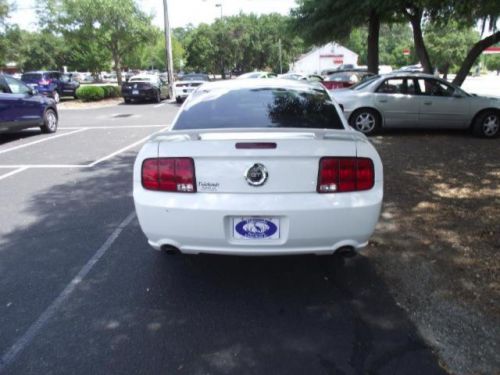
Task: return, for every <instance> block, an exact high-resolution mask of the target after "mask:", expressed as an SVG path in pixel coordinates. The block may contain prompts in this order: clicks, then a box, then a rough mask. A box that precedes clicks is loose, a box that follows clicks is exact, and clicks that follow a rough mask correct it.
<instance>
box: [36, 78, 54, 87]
mask: <svg viewBox="0 0 500 375" xmlns="http://www.w3.org/2000/svg"><path fill="white" fill-rule="evenodd" d="M51 82H52V81H51V80H50V79H42V80H41V81H38V84H39V85H42V86H48V85H50V83H51Z"/></svg>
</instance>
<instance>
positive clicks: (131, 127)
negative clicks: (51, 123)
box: [59, 124, 168, 130]
mask: <svg viewBox="0 0 500 375" xmlns="http://www.w3.org/2000/svg"><path fill="white" fill-rule="evenodd" d="M166 125H168V124H163V125H114V126H108V125H104V126H89V127H86V128H85V129H89V130H92V129H141V128H162V127H165V126H166ZM59 129H61V130H63V129H64V130H67V129H82V128H76V127H75V128H72V127H66V128H59Z"/></svg>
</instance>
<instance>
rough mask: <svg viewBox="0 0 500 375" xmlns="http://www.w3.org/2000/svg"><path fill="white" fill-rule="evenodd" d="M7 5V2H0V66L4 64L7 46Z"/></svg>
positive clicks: (1, 0) (4, 0)
mask: <svg viewBox="0 0 500 375" xmlns="http://www.w3.org/2000/svg"><path fill="white" fill-rule="evenodd" d="M9 10H10V8H9V3H8V1H7V0H0V66H1V65H3V64H5V62H6V59H7V58H6V54H7V53H8V50H9V46H8V42H7V40H6V33H7V32H6V31H7V30H6V28H7V26H6V19H7V17H8V15H9Z"/></svg>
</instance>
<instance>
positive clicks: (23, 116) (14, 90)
mask: <svg viewBox="0 0 500 375" xmlns="http://www.w3.org/2000/svg"><path fill="white" fill-rule="evenodd" d="M57 123H58V113H57V106H56V102H55V100H54V99H51V98H47V97H45V96H42V95H39V94H38V93H37V92H36V89H33V88H31V87H28V86H27V85H26V84H25V83H23V82H22V81H20V80H18V79H15V78H13V77H10V76H8V75H4V74H0V133H5V132H13V131H18V130H22V129H26V128H33V127H40V129H41V130H42V132H44V133H54V132H55V131H56V130H57Z"/></svg>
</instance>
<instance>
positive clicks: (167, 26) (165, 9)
mask: <svg viewBox="0 0 500 375" xmlns="http://www.w3.org/2000/svg"><path fill="white" fill-rule="evenodd" d="M163 14H164V17H163V19H164V22H165V51H166V58H167V72H168V94H169V97H170V99H172V97H173V95H174V94H173V87H174V64H173V61H172V37H171V35H170V23H169V20H168V4H167V0H163Z"/></svg>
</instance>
